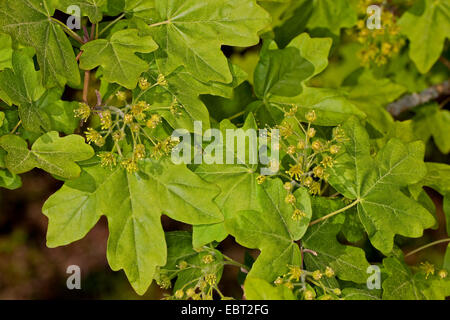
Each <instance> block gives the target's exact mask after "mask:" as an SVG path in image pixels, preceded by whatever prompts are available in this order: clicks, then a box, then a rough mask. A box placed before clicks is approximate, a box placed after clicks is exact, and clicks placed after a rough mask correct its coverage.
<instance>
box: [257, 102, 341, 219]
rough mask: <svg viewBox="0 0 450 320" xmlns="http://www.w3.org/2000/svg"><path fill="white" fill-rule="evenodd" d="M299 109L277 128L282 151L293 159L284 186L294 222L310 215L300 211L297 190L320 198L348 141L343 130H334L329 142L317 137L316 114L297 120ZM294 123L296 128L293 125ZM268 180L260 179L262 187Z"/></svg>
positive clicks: (293, 108)
mask: <svg viewBox="0 0 450 320" xmlns="http://www.w3.org/2000/svg"><path fill="white" fill-rule="evenodd" d="M297 114H298V106H296V105H293V106H290V107H289V109H287V110H285V119H284V120H283V121H282V123H281V124H280V125H279V126H277V129H279V132H280V138H281V140H280V149H281V150H282V151H284V152H285V153H286V155H287V156H288V157H289V158H290V164H289V169H288V170H286V171H285V172H282V173H281V175H282V176H283V177H285V178H286V179H288V180H289V181H288V182H286V183H285V184H284V188H285V189H286V191H287V195H286V197H285V202H286V203H288V204H290V205H292V206H293V209H294V211H293V214H292V219H293V220H295V221H300V220H301V219H302V218H304V217H306V216H307V215H306V213H305V212H304V211H303V210H301V209H300V208H297V199H296V197H295V195H294V191H295V187H299V186H301V187H304V188H306V189H307V190H309V192H310V193H311V194H312V195H320V194H321V192H322V185H323V184H324V183H326V182H327V179H328V177H329V174H328V173H327V170H326V169H327V168H331V167H333V165H334V161H335V160H334V157H335V156H336V154H338V153H339V152H340V151H341V143H342V142H344V141H345V140H346V138H345V134H344V132H343V130H342V129H341V128H340V127H335V128H334V129H333V134H332V138H331V139H330V140H326V139H323V138H318V137H317V131H316V129H315V128H314V127H313V123H314V122H316V120H317V114H316V112H315V111H314V110H311V111H309V112H306V113H305V114H304V117H303V118H302V119H301V120H299V119H298V118H297ZM290 120H294V124H295V125H296V127H298V128H296V127H295V126H294V125H293V124H292V121H290ZM265 180H266V177H265V176H262V175H261V176H258V177H257V182H258V184H263V183H264V181H265Z"/></svg>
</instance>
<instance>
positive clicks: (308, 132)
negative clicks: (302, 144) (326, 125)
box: [306, 128, 316, 138]
mask: <svg viewBox="0 0 450 320" xmlns="http://www.w3.org/2000/svg"><path fill="white" fill-rule="evenodd" d="M306 135H307V136H308V137H310V138H313V137H314V136H315V135H316V129H314V128H309V129H308V131H307V132H306Z"/></svg>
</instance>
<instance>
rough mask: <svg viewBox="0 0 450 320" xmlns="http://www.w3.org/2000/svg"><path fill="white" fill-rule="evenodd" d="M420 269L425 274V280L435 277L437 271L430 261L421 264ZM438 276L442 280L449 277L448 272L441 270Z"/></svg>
mask: <svg viewBox="0 0 450 320" xmlns="http://www.w3.org/2000/svg"><path fill="white" fill-rule="evenodd" d="M420 269H421V270H422V271H423V272H424V273H425V279H428V278H429V277H430V276H434V274H435V271H436V270H435V267H434V265H433V264H431V263H429V262H428V261H426V262H421V263H420ZM437 276H438V277H439V278H440V279H445V278H447V276H448V272H447V270H445V269H441V270H439V272H438V273H437Z"/></svg>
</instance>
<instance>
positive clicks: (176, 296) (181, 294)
mask: <svg viewBox="0 0 450 320" xmlns="http://www.w3.org/2000/svg"><path fill="white" fill-rule="evenodd" d="M183 297H184V292H183V290H181V289H179V290H177V291H176V292H175V298H177V299H182V298H183Z"/></svg>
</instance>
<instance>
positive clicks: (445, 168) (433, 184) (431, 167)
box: [417, 162, 450, 235]
mask: <svg viewBox="0 0 450 320" xmlns="http://www.w3.org/2000/svg"><path fill="white" fill-rule="evenodd" d="M426 166H427V175H426V176H425V177H424V178H423V180H421V181H420V182H419V183H418V184H417V186H418V187H419V188H422V186H427V187H430V188H433V189H434V190H436V191H437V192H439V193H440V194H441V195H442V196H443V197H444V203H443V206H444V208H443V209H444V213H445V217H446V219H445V220H446V223H447V234H448V235H450V165H448V164H444V163H433V162H427V163H426Z"/></svg>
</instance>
